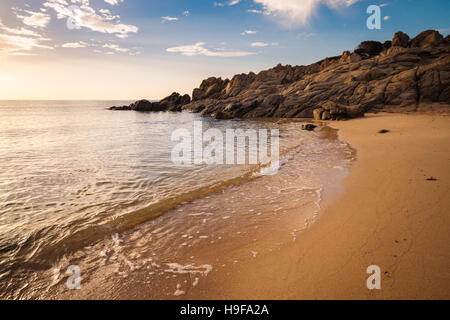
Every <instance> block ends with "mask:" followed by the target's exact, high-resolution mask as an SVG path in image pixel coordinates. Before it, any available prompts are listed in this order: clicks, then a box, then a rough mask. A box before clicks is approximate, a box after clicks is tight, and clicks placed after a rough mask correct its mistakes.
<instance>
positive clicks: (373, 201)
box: [188, 114, 450, 299]
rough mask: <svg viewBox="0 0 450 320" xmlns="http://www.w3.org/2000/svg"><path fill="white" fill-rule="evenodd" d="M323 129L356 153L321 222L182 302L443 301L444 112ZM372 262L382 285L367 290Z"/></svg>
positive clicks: (447, 275) (448, 134)
mask: <svg viewBox="0 0 450 320" xmlns="http://www.w3.org/2000/svg"><path fill="white" fill-rule="evenodd" d="M330 125H331V126H332V127H334V128H337V129H338V130H339V136H340V139H341V140H344V141H346V142H348V143H350V144H351V145H352V146H353V147H354V148H355V149H356V150H357V153H358V156H357V157H358V159H357V161H356V163H355V164H354V165H353V168H352V171H351V174H350V175H349V176H348V177H347V178H346V179H345V180H344V182H343V188H342V189H343V190H342V191H340V193H339V194H338V195H336V196H334V197H333V199H328V200H327V201H326V203H325V204H324V209H323V210H322V213H321V216H320V218H319V220H318V221H317V222H316V223H314V224H313V225H312V226H311V227H310V228H309V229H308V230H306V231H305V232H303V233H302V234H300V235H299V237H298V240H297V241H296V242H294V243H292V244H287V245H285V246H283V247H282V248H280V250H278V251H276V252H272V253H270V254H265V255H261V256H259V257H258V258H256V259H254V260H251V261H249V262H246V263H242V264H240V265H237V266H235V267H234V268H233V271H232V272H231V274H229V275H226V276H225V275H223V276H220V275H218V274H216V275H214V276H213V275H212V277H211V278H210V279H209V280H208V281H207V282H205V284H204V285H202V286H200V287H199V288H198V290H196V291H195V292H191V294H190V295H189V297H188V298H219V299H221V298H225V299H228V298H239V299H242V298H244V299H449V298H450V291H449V288H450V253H449V250H448V244H449V243H450V232H449V231H450V216H449V214H448V213H449V208H450V198H449V197H448V191H449V189H450V188H449V187H450V171H449V170H448V166H449V161H450V117H449V116H445V115H431V114H422V115H419V114H368V115H367V116H366V117H365V118H363V119H357V120H351V121H345V122H333V123H330ZM382 129H386V130H389V132H388V133H385V134H380V133H378V131H379V130H382ZM430 178H433V179H430ZM435 179H436V180H435ZM370 265H378V266H380V268H381V272H382V281H381V287H382V288H381V290H372V291H370V290H368V289H367V287H366V280H367V278H368V277H369V275H368V274H367V273H366V269H367V267H368V266H370Z"/></svg>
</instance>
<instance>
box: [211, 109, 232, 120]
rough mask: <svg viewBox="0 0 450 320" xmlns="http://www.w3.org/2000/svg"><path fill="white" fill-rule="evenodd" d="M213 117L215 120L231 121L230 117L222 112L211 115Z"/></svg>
mask: <svg viewBox="0 0 450 320" xmlns="http://www.w3.org/2000/svg"><path fill="white" fill-rule="evenodd" d="M213 117H214V118H216V119H217V120H229V119H232V117H231V116H230V114H229V113H227V112H223V111H217V112H216V113H214V114H213Z"/></svg>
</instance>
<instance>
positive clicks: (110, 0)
mask: <svg viewBox="0 0 450 320" xmlns="http://www.w3.org/2000/svg"><path fill="white" fill-rule="evenodd" d="M105 2H106V3H108V4H110V5H112V6H117V5H118V4H119V2H123V0H105Z"/></svg>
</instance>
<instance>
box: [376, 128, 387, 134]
mask: <svg viewBox="0 0 450 320" xmlns="http://www.w3.org/2000/svg"><path fill="white" fill-rule="evenodd" d="M389 132H390V131H389V130H386V129H382V130H380V131H378V133H381V134H385V133H389Z"/></svg>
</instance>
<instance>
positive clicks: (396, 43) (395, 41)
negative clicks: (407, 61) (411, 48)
mask: <svg viewBox="0 0 450 320" xmlns="http://www.w3.org/2000/svg"><path fill="white" fill-rule="evenodd" d="M408 43H409V36H408V35H407V34H406V33H404V32H401V31H399V32H397V33H396V34H394V38H392V47H403V48H406V47H407V46H408Z"/></svg>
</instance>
